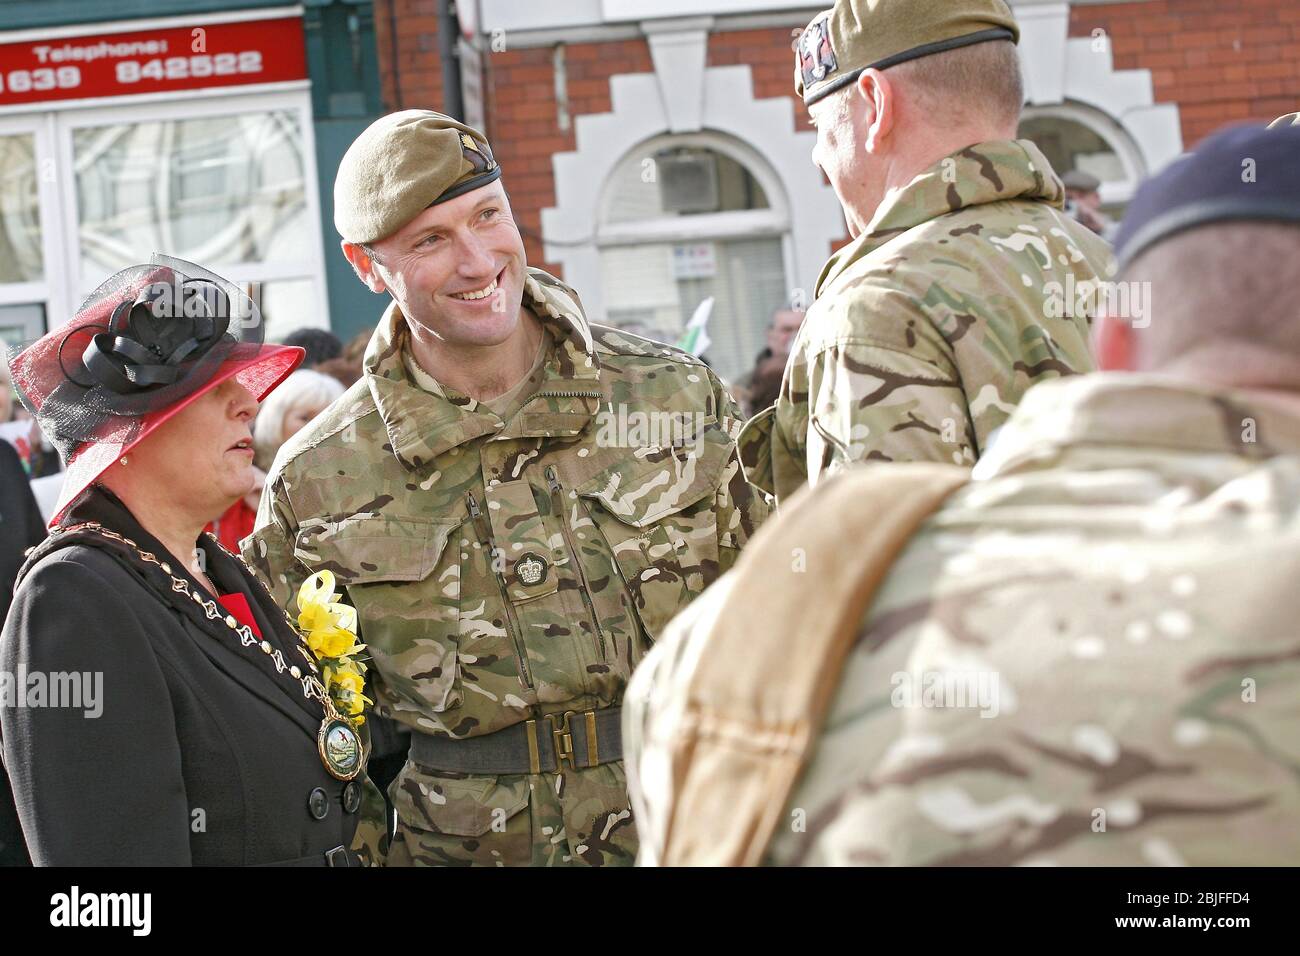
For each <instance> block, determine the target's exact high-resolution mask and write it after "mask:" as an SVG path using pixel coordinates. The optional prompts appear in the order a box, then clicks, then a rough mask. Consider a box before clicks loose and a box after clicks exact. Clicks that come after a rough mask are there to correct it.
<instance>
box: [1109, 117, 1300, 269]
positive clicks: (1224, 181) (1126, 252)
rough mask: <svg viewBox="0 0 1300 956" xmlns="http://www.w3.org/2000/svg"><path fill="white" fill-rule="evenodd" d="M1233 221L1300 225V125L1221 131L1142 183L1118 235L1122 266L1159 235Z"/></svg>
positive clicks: (1158, 237)
mask: <svg viewBox="0 0 1300 956" xmlns="http://www.w3.org/2000/svg"><path fill="white" fill-rule="evenodd" d="M1228 220H1252V221H1259V222H1281V223H1293V224H1295V225H1296V226H1300V126H1291V127H1285V128H1282V129H1272V130H1270V129H1266V128H1265V127H1263V126H1237V127H1233V128H1231V129H1227V130H1223V131H1221V132H1219V133H1216V134H1214V135H1213V136H1211V137H1210V138H1209V139H1207V140H1205V141H1204V142H1202V143H1201V144H1200V145H1199V146H1197V147H1196V149H1195V150H1193V151H1192V152H1191V153H1190V154H1189V155H1187V156H1184V157H1183V158H1181V159H1179V160H1176V161H1175V162H1174V163H1173V164H1172V165H1171V166H1169V168H1168V169H1166V170H1164V171H1163V172H1162V173H1160V174H1159V175H1158V176H1153V177H1152V178H1151V179H1149V180H1147V181H1146V182H1145V183H1143V184H1142V186H1141V188H1140V189H1138V191H1137V195H1136V196H1134V198H1133V202H1132V204H1131V205H1130V206H1129V208H1128V212H1127V214H1126V215H1125V216H1124V223H1123V225H1122V226H1121V227H1120V230H1119V234H1118V235H1117V236H1116V238H1115V252H1116V256H1117V258H1118V259H1119V264H1120V265H1121V266H1127V265H1128V264H1129V263H1131V262H1132V261H1133V260H1134V259H1136V258H1137V257H1138V256H1139V255H1141V254H1142V253H1143V252H1145V251H1146V250H1147V249H1150V248H1151V247H1152V246H1154V245H1156V244H1157V243H1159V242H1162V241H1164V240H1165V239H1168V238H1170V237H1172V236H1174V235H1176V234H1178V233H1180V232H1185V231H1186V230H1188V229H1195V228H1197V227H1198V226H1204V225H1208V224H1209V223H1214V222H1225V221H1228Z"/></svg>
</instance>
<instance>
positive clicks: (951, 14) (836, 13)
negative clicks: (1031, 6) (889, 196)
mask: <svg viewBox="0 0 1300 956" xmlns="http://www.w3.org/2000/svg"><path fill="white" fill-rule="evenodd" d="M992 40H1011V41H1012V42H1019V40H1020V28H1019V27H1018V26H1017V25H1016V18H1015V16H1014V15H1013V14H1012V13H1011V8H1010V7H1009V6H1008V5H1007V3H1006V0H836V3H835V6H833V7H832V8H831V9H829V10H826V11H824V12H822V13H819V14H818V15H817V17H816V18H815V19H814V20H813V22H812V23H810V24H809V25H808V28H807V29H806V30H804V32H803V35H802V36H801V37H800V38H799V42H798V44H797V45H796V47H795V71H794V72H795V75H794V84H795V92H796V93H797V94H798V95H799V96H801V97H802V98H803V101H804V104H805V105H806V106H811V105H812V104H813V103H816V102H817V101H818V100H820V99H822V98H823V97H826V96H829V95H830V94H831V93H834V92H835V91H836V90H840V89H843V88H844V87H846V86H848V85H849V84H850V83H853V82H854V81H855V80H857V78H858V77H859V76H861V75H862V73H863V71H864V70H869V69H877V70H886V69H888V68H889V67H891V66H897V65H898V64H900V63H906V62H907V61H908V60H916V59H919V58H921V57H923V56H930V55H932V54H935V53H943V52H945V51H947V50H956V49H958V48H960V47H964V46H972V45H974V44H976V43H987V42H989V41H992Z"/></svg>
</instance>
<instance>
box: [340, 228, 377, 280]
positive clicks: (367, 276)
mask: <svg viewBox="0 0 1300 956" xmlns="http://www.w3.org/2000/svg"><path fill="white" fill-rule="evenodd" d="M339 245H341V246H342V247H343V255H344V256H345V257H346V258H347V260H348V262H349V263H350V264H351V265H352V271H353V272H355V273H356V274H357V278H358V279H360V280H361V281H362V282H364V283H365V284H366V288H368V289H369V290H370V291H371V292H384V291H385V290H386V289H387V288H388V287H387V286H386V285H385V284H384V280H383V278H382V277H381V276H380V275H379V273H378V272H377V271H376V270H375V260H374V259H373V258H372V257H371V256H370V254H369V253H368V252H367V251H366V250H365V249H364V248H362V247H361V246H359V245H357V244H356V243H354V242H348V241H347V240H346V239H344V240H342V241H341V242H340V243H339Z"/></svg>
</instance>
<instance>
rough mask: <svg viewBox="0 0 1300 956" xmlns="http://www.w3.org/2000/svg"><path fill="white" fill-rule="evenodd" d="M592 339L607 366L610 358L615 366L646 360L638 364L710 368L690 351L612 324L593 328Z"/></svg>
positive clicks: (593, 326)
mask: <svg viewBox="0 0 1300 956" xmlns="http://www.w3.org/2000/svg"><path fill="white" fill-rule="evenodd" d="M591 340H592V343H593V344H594V345H595V347H596V353H597V354H598V355H599V356H600V359H601V362H602V363H604V364H608V361H607V360H610V359H612V360H613V361H614V362H615V363H618V362H619V361H620V360H627V359H630V360H633V362H636V360H643V361H642V362H640V363H638V364H647V363H649V364H661V365H688V366H692V367H697V368H707V366H706V365H705V364H704V363H703V362H702V361H700V360H699V359H698V358H696V357H695V356H694V355H692V354H691V353H690V352H686V351H683V350H682V349H679V348H677V347H676V346H672V345H668V344H666V343H664V342H656V341H655V340H654V339H647V338H645V337H644V336H640V335H635V334H633V333H631V332H626V331H624V330H623V329H618V328H614V327H613V326H610V325H592V326H591Z"/></svg>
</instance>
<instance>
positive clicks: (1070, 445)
mask: <svg viewBox="0 0 1300 956" xmlns="http://www.w3.org/2000/svg"><path fill="white" fill-rule="evenodd" d="M1285 401H1286V402H1287V403H1289V404H1280V400H1279V398H1278V397H1277V396H1276V395H1273V396H1267V395H1264V394H1262V393H1250V392H1236V391H1231V390H1226V389H1215V388H1210V387H1194V386H1189V385H1186V384H1183V383H1181V382H1177V381H1174V380H1170V379H1162V378H1158V377H1155V376H1138V375H1110V374H1096V375H1088V376H1078V377H1074V378H1071V379H1069V380H1066V381H1060V382H1050V383H1047V384H1044V385H1042V386H1039V387H1037V388H1035V389H1034V390H1033V391H1032V392H1030V393H1029V394H1028V395H1027V396H1026V397H1025V400H1024V402H1023V403H1022V404H1021V406H1020V407H1019V409H1018V410H1017V411H1016V413H1015V415H1014V416H1013V417H1012V418H1011V419H1010V421H1009V422H1008V423H1007V425H1006V426H1005V428H1004V430H1003V433H1002V435H1001V436H1000V437H999V439H998V442H997V445H996V446H995V447H994V449H993V450H992V451H991V452H990V453H989V455H987V456H986V457H985V458H984V459H982V460H981V461H980V463H979V464H978V465H977V466H976V469H975V471H976V479H977V480H975V481H974V482H973V483H972V484H971V485H969V486H968V487H967V488H965V489H963V490H961V491H959V492H958V493H957V494H956V495H955V496H954V497H953V498H951V499H950V500H949V501H948V502H947V504H945V505H944V507H943V508H942V509H941V510H940V511H939V512H938V513H937V514H936V515H935V516H934V517H933V518H931V519H930V521H929V522H928V523H927V524H926V525H925V526H923V527H922V529H921V531H920V532H919V533H918V534H917V535H915V536H914V537H913V539H912V541H911V543H910V544H909V545H908V546H907V548H906V550H905V551H904V552H903V554H902V556H901V557H900V559H899V560H898V561H897V562H896V563H895V565H894V567H893V569H892V571H891V572H890V574H889V575H888V577H887V578H886V579H885V582H884V585H883V587H882V588H881V590H880V591H879V592H878V593H877V595H876V598H875V601H874V603H873V604H872V607H871V609H870V610H869V612H868V613H867V614H866V616H865V617H864V620H863V624H862V629H861V631H860V637H859V639H858V641H857V643H856V645H855V647H854V648H853V650H852V651H851V652H850V654H849V657H848V660H847V662H846V664H845V667H844V670H843V673H842V675H841V677H840V681H839V686H838V689H837V690H836V692H835V694H834V697H833V698H832V703H831V707H830V710H829V713H828V717H827V722H826V725H825V727H824V728H823V729H822V732H821V734H820V736H819V737H818V738H816V740H815V742H814V744H813V748H812V750H811V751H810V753H809V760H808V763H807V765H806V767H805V770H804V773H803V776H802V779H801V781H800V782H799V784H798V785H797V786H796V788H795V790H794V793H793V795H792V797H791V799H790V800H789V802H788V803H787V806H786V808H785V811H784V813H783V815H782V820H781V823H779V824H778V826H777V830H776V835H775V836H774V838H773V840H772V842H771V843H770V845H769V847H768V856H767V860H768V862H770V863H775V864H778V865H791V864H809V865H826V864H853V865H863V864H892V865H963V866H971V865H997V866H1005V865H1033V864H1057V865H1062V866H1089V865H1108V866H1146V865H1161V866H1168V865H1190V866H1231V865H1236V866H1241V865H1248V866H1256V865H1258V866H1287V865H1294V864H1295V862H1296V861H1297V860H1300V788H1297V786H1296V776H1297V772H1298V771H1300V744H1298V742H1300V708H1297V705H1296V702H1297V700H1300V642H1298V641H1297V637H1296V628H1295V621H1296V620H1297V618H1300V596H1298V595H1297V590H1296V587H1295V582H1296V581H1297V580H1300V547H1298V546H1297V541H1298V540H1300V538H1298V537H1297V529H1300V399H1298V398H1296V397H1294V396H1292V397H1289V398H1287V399H1285ZM808 517H809V520H816V519H817V517H818V516H817V515H816V513H815V512H810V513H809V516H808ZM823 517H824V518H825V520H829V521H834V520H835V519H836V516H835V515H833V514H830V515H824V516H823ZM795 577H796V576H792V578H791V580H790V581H789V582H783V581H773V582H772V593H773V595H774V597H773V600H780V601H792V600H798V601H809V600H817V599H818V594H817V592H816V586H815V582H804V581H801V580H799V581H796V580H795ZM729 583H730V577H728V578H724V579H723V581H722V582H720V583H719V584H718V585H717V586H716V587H714V588H713V589H711V590H710V591H709V593H708V594H706V595H705V596H704V597H703V598H702V599H701V600H699V601H697V602H695V604H693V605H692V607H691V608H690V610H689V611H688V612H686V614H684V615H682V616H681V617H679V618H678V620H677V621H675V622H674V624H673V626H672V628H671V629H670V631H669V633H668V634H666V635H665V636H664V638H663V640H662V641H661V642H660V646H659V647H657V648H656V649H655V651H654V653H653V654H651V655H650V656H649V657H648V658H647V659H646V661H645V664H644V666H643V667H642V668H641V670H640V671H639V672H638V674H637V677H636V679H635V681H634V682H633V685H632V687H631V688H630V690H629V695H628V700H627V704H626V705H625V711H624V719H625V738H626V741H627V748H628V749H627V761H628V766H629V778H632V776H633V773H632V770H633V769H635V768H643V769H642V772H641V773H640V774H639V775H638V776H639V777H640V778H641V779H646V780H650V779H651V778H652V777H653V779H655V780H658V779H661V778H662V776H663V774H658V775H654V772H653V768H654V766H655V761H656V760H657V759H659V758H660V756H661V755H660V754H658V752H657V751H656V749H655V747H654V746H653V744H652V743H650V742H651V741H653V740H655V739H663V738H664V737H665V735H671V733H672V727H671V726H668V725H665V723H664V722H665V721H668V720H671V719H672V715H673V714H675V713H678V712H680V710H681V707H680V697H681V693H682V691H681V689H682V688H683V687H684V686H685V683H686V681H685V670H686V669H687V668H689V666H690V661H692V660H693V659H695V657H696V656H697V654H698V652H696V651H693V650H692V648H693V646H694V645H695V644H696V643H697V642H701V641H707V640H708V636H709V634H708V630H707V627H706V626H700V625H699V624H698V623H696V624H693V623H692V620H690V619H693V620H694V622H706V621H707V620H708V617H709V614H710V608H712V607H716V606H717V604H718V602H720V601H721V600H722V598H723V596H724V595H725V592H726V589H727V587H728V585H729ZM652 725H653V726H652ZM647 799H648V800H651V801H653V799H654V793H653V791H650V792H648V793H647V794H646V795H644V796H643V797H642V798H641V800H643V801H644V800H647ZM634 803H636V804H637V807H638V810H641V809H643V803H641V802H638V801H637V800H635V799H634ZM638 826H639V828H640V832H641V845H642V848H643V853H644V852H645V851H646V848H648V847H654V846H657V845H661V844H662V841H663V836H662V834H660V833H658V832H656V814H655V813H653V812H650V811H649V810H647V811H646V812H644V813H639V815H638Z"/></svg>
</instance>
